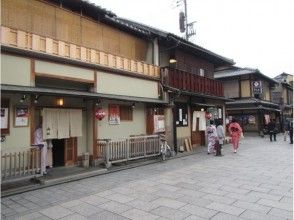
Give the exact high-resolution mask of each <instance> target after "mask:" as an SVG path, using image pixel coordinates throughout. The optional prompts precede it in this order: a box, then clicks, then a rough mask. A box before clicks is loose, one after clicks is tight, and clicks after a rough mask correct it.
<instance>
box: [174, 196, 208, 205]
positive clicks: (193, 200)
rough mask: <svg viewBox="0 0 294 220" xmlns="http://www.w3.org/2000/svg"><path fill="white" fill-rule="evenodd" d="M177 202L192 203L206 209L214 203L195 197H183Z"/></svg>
mask: <svg viewBox="0 0 294 220" xmlns="http://www.w3.org/2000/svg"><path fill="white" fill-rule="evenodd" d="M177 201H180V202H184V203H191V204H193V205H196V206H201V207H205V206H207V205H208V204H210V203H212V202H213V201H211V200H209V199H204V198H199V197H194V196H183V197H181V198H178V199H177Z"/></svg>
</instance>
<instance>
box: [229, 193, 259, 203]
mask: <svg viewBox="0 0 294 220" xmlns="http://www.w3.org/2000/svg"><path fill="white" fill-rule="evenodd" d="M224 197H228V198H232V199H238V200H241V201H245V202H257V201H258V200H259V199H260V198H259V197H256V196H253V195H243V194H239V193H228V194H226V195H225V196H224Z"/></svg>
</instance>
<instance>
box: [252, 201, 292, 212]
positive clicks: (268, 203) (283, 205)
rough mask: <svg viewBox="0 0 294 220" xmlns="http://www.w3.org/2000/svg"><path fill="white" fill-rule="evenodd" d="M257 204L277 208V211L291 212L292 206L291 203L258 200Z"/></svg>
mask: <svg viewBox="0 0 294 220" xmlns="http://www.w3.org/2000/svg"><path fill="white" fill-rule="evenodd" d="M257 203H258V204H261V205H266V206H270V207H274V208H278V209H284V210H287V211H293V206H292V204H291V203H285V202H279V201H273V200H269V199H260V200H258V202H257Z"/></svg>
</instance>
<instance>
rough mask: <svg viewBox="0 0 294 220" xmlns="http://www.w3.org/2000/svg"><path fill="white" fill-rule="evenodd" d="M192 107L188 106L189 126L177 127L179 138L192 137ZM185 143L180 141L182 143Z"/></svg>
mask: <svg viewBox="0 0 294 220" xmlns="http://www.w3.org/2000/svg"><path fill="white" fill-rule="evenodd" d="M191 124H192V122H191V108H190V106H188V126H187V127H177V139H178V140H179V139H183V138H187V137H191ZM182 144H183V143H180V145H182Z"/></svg>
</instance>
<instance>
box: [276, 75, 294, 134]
mask: <svg viewBox="0 0 294 220" xmlns="http://www.w3.org/2000/svg"><path fill="white" fill-rule="evenodd" d="M274 79H275V80H276V81H278V82H279V84H278V85H277V86H276V87H275V89H274V90H273V91H272V99H273V102H274V103H276V104H278V105H280V109H281V118H280V124H281V130H284V129H285V123H286V122H287V120H288V119H289V120H292V119H293V75H291V74H287V73H282V74H280V75H278V76H276V77H274Z"/></svg>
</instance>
